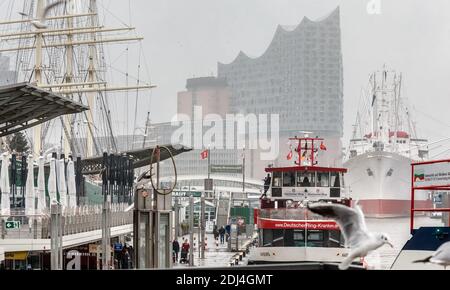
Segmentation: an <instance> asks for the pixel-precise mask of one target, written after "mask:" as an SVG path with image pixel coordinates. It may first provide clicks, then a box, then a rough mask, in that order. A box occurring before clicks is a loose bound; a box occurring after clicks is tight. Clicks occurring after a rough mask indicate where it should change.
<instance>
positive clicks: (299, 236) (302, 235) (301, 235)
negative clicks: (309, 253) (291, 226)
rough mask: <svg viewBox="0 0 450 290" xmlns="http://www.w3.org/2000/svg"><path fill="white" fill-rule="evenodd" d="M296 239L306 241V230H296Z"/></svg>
mask: <svg viewBox="0 0 450 290" xmlns="http://www.w3.org/2000/svg"><path fill="white" fill-rule="evenodd" d="M294 240H295V241H304V240H305V231H296V230H294Z"/></svg>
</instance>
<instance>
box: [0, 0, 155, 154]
mask: <svg viewBox="0 0 450 290" xmlns="http://www.w3.org/2000/svg"><path fill="white" fill-rule="evenodd" d="M17 2H19V1H10V4H9V6H8V8H11V10H10V11H11V14H10V16H11V20H8V21H3V22H0V29H1V30H0V41H1V44H0V54H3V55H7V56H8V55H9V56H10V57H11V58H13V59H14V58H15V63H16V65H15V71H16V73H17V82H30V83H34V84H35V85H37V86H38V87H40V88H43V89H46V90H50V91H52V92H54V93H58V94H61V95H63V96H65V97H68V98H70V99H73V100H75V101H77V102H80V103H82V104H84V105H87V106H88V107H89V108H90V110H89V111H88V112H85V113H83V114H78V115H74V116H66V117H60V118H59V119H57V120H56V121H53V122H52V123H50V122H49V123H45V124H43V125H40V126H37V127H35V128H34V129H32V130H30V131H29V132H28V133H29V134H28V137H29V138H30V142H31V143H32V144H33V153H34V154H35V155H40V154H42V153H43V152H44V151H45V150H46V149H49V148H48V147H49V146H50V145H48V143H50V142H47V140H49V139H52V141H53V143H54V141H55V139H57V140H58V143H60V147H61V153H64V154H66V156H68V155H69V153H71V154H73V155H76V156H82V157H92V156H98V155H101V153H102V151H109V152H117V151H118V146H117V142H116V140H115V132H114V128H113V124H112V122H113V121H112V116H111V110H110V105H109V102H110V101H109V100H108V95H109V94H111V93H114V92H127V91H133V92H138V91H140V90H149V89H151V88H153V87H154V86H152V85H150V84H149V83H148V84H147V83H146V82H145V81H142V80H139V76H138V79H137V81H136V85H132V86H130V85H128V77H129V73H128V72H126V78H127V81H126V84H121V85H115V84H111V83H110V82H109V81H108V74H107V72H108V68H109V67H110V66H109V65H108V63H107V56H106V53H105V46H106V45H112V44H117V43H124V44H127V45H128V44H129V43H138V42H139V41H141V40H142V39H143V38H142V37H140V36H138V35H136V33H135V32H134V30H135V29H134V28H133V27H130V26H128V25H123V26H122V27H113V28H110V27H105V26H104V25H102V23H101V21H100V18H99V13H98V9H97V0H65V1H57V0H24V1H20V4H21V5H20V4H19V3H17ZM57 2H61V3H59V4H58V5H56V3H57ZM52 4H55V5H53V6H54V7H52V9H47V8H48V7H50V6H52ZM19 5H20V6H21V10H20V12H19V13H17V10H15V9H16V8H18V6H19ZM43 14H45V18H44V19H40V17H41V16H42V15H43ZM139 67H140V66H139ZM138 75H139V72H138ZM55 125H56V126H55ZM55 127H57V128H59V129H60V130H57V131H58V132H57V133H55V132H51V131H55ZM52 133H53V135H52ZM50 135H52V136H50ZM55 135H56V137H55Z"/></svg>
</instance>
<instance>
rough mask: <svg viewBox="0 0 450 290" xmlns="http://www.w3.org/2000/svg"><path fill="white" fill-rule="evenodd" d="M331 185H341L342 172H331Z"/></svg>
mask: <svg viewBox="0 0 450 290" xmlns="http://www.w3.org/2000/svg"><path fill="white" fill-rule="evenodd" d="M330 181H331V182H330V183H331V187H341V174H340V173H339V172H331V173H330Z"/></svg>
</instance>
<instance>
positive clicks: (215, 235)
mask: <svg viewBox="0 0 450 290" xmlns="http://www.w3.org/2000/svg"><path fill="white" fill-rule="evenodd" d="M213 235H214V240H215V241H216V240H217V238H218V237H219V230H217V225H215V226H214V229H213Z"/></svg>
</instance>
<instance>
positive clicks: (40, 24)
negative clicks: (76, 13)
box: [30, 0, 65, 29]
mask: <svg viewBox="0 0 450 290" xmlns="http://www.w3.org/2000/svg"><path fill="white" fill-rule="evenodd" d="M64 3H65V1H64V0H59V1H56V2H53V3H50V4H48V5H47V6H46V7H45V8H44V9H43V10H42V12H41V13H39V14H38V15H36V18H37V20H32V21H31V22H30V23H31V24H32V25H33V26H34V27H36V28H37V29H46V28H47V27H48V26H47V24H45V19H46V18H47V15H48V13H49V12H50V10H52V9H53V8H55V7H56V6H59V5H61V4H64Z"/></svg>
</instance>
